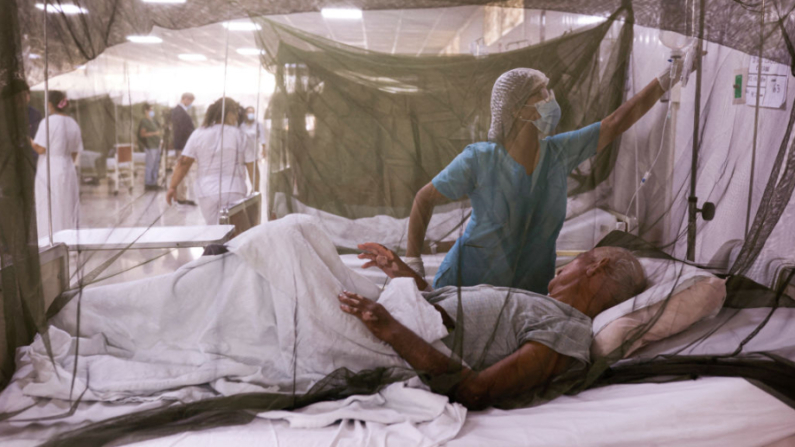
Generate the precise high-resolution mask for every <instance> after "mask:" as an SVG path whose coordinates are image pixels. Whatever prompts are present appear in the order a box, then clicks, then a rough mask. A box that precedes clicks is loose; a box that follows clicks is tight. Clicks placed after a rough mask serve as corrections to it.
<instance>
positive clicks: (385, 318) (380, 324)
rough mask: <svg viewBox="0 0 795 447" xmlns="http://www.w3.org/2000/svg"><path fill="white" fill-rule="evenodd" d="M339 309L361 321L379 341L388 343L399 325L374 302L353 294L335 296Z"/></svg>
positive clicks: (343, 293)
mask: <svg viewBox="0 0 795 447" xmlns="http://www.w3.org/2000/svg"><path fill="white" fill-rule="evenodd" d="M337 299H339V300H340V309H342V311H343V312H345V313H348V314H351V315H353V316H355V317H356V318H358V319H360V320H362V323H364V325H365V326H367V329H369V330H370V332H372V333H373V335H375V336H376V337H378V339H379V340H382V341H385V342H387V343H389V341H390V339H391V338H390V337H392V336H393V335H395V334H394V333H395V331H396V330H397V329H399V326H400V324H399V323H398V322H397V320H395V319H394V318H393V317H392V314H390V313H389V311H388V310H386V308H385V307H384V306H382V305H380V304H378V303H376V302H375V301H373V300H371V299H368V298H365V297H363V296H359V295H357V294H355V293H353V292H342V293H340V294H339V295H337Z"/></svg>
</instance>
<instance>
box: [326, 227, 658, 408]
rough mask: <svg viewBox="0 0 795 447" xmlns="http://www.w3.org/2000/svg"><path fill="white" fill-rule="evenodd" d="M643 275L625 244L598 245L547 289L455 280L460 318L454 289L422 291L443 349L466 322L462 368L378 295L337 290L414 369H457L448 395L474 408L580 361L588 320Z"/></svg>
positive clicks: (386, 257) (391, 269) (380, 254)
mask: <svg viewBox="0 0 795 447" xmlns="http://www.w3.org/2000/svg"><path fill="white" fill-rule="evenodd" d="M359 248H360V249H362V250H364V251H365V252H364V253H362V254H361V255H359V256H360V258H366V259H368V260H369V262H367V263H366V264H365V265H364V266H363V268H369V267H378V268H380V269H381V270H383V271H384V273H386V274H387V276H389V277H391V278H397V277H410V278H413V279H414V280H415V281H416V283H417V287H418V288H419V289H420V290H424V289H425V288H426V287H427V284H426V282H425V280H424V279H423V278H422V277H420V276H419V275H418V274H417V273H415V272H414V270H412V269H411V268H410V267H408V266H407V265H406V264H405V263H404V262H403V261H402V260H401V259H400V258H399V257H398V256H396V255H395V253H394V252H392V251H390V250H388V249H386V248H385V247H383V246H381V245H378V244H374V243H367V244H362V245H360V246H359ZM645 282H646V281H645V277H644V274H643V268H642V267H641V265H640V263H639V262H638V260H637V259H635V257H634V256H632V254H631V253H630V252H629V251H627V250H625V249H622V248H615V247H601V248H595V249H592V250H590V251H588V252H585V253H582V254H581V255H579V256H577V258H575V259H574V261H573V262H571V263H569V264H568V265H566V266H565V267H563V268H561V269H559V270H558V272H557V275H556V276H555V277H554V278H553V279H552V281H550V282H549V295H548V296H546V295H540V294H536V293H533V292H528V291H524V290H518V289H508V288H497V287H491V286H475V287H462V288H461V289H460V297H461V306H462V310H463V312H462V315H463V317H464V318H463V321H462V322H461V323H459V322H458V321H455V318H454V317H455V316H456V315H457V314H458V312H457V307H458V296H459V289H458V288H456V287H454V286H448V287H443V288H441V289H438V290H435V291H433V292H430V293H426V294H425V297H426V299H428V301H429V302H431V303H433V304H434V305H435V307H436V309H437V310H438V311H439V313H440V314H441V315H442V319H443V321H444V323H445V325H446V326H447V327H448V329H449V330H450V332H451V333H450V335H449V336H448V337H446V338H445V339H444V340H443V341H444V343H445V344H446V345H447V346H448V347H449V348H451V349H453V343H454V340H455V339H456V336H455V331H456V329H457V328H458V325H459V324H461V325H462V326H463V323H465V324H466V330H465V331H464V335H463V353H462V357H463V361H464V362H465V363H466V364H468V365H469V367H466V366H464V367H463V370H460V369H458V368H460V367H456V366H454V362H451V361H450V359H449V358H448V357H447V356H445V355H443V354H442V353H440V352H439V351H437V350H436V349H434V348H433V347H432V346H431V345H429V344H428V343H426V342H425V341H423V340H422V339H421V338H420V337H418V336H417V335H416V334H414V333H413V332H412V331H410V330H408V329H407V328H406V327H404V326H403V325H402V324H401V323H400V322H398V321H397V320H395V318H393V317H392V316H391V315H390V314H389V312H388V311H387V310H386V309H385V308H384V307H383V306H381V305H380V304H378V303H377V302H375V301H372V300H369V299H367V298H364V297H361V296H358V295H356V294H354V293H350V292H344V293H342V294H340V295H339V301H340V308H341V309H342V310H343V311H344V312H347V313H349V314H351V315H354V316H356V317H358V318H359V319H360V320H361V321H362V322H363V323H364V324H365V326H366V327H367V328H368V329H369V330H370V331H371V332H372V333H373V334H374V335H375V336H376V337H378V338H379V339H381V340H382V341H384V342H386V343H388V344H389V345H390V346H392V347H393V348H394V349H395V351H396V352H397V353H398V354H400V356H401V357H403V358H404V359H405V360H406V361H407V362H408V363H409V364H410V365H411V366H412V367H414V368H415V369H416V370H418V371H423V372H425V373H427V374H429V375H431V376H434V375H442V374H447V373H451V372H460V373H461V377H462V379H461V381H460V382H459V383H458V385H457V386H456V387H455V388H454V389H453V390H452V391H451V392H450V397H452V398H453V399H454V400H457V401H458V402H461V403H462V404H464V405H465V406H466V407H468V408H470V409H479V408H484V407H487V406H489V405H491V404H492V403H494V402H496V401H499V400H501V399H503V398H507V397H510V396H514V395H516V394H519V393H522V392H525V391H528V390H530V389H532V388H534V387H536V386H539V385H542V384H543V383H546V382H547V381H549V380H550V379H552V378H553V377H554V376H556V375H557V374H560V373H562V372H563V371H564V370H566V369H567V368H568V367H570V366H572V364H573V363H575V362H577V361H579V362H587V361H588V349H589V346H590V342H591V319H593V318H594V317H595V316H596V315H597V314H599V313H600V312H602V311H603V310H605V309H607V308H610V307H612V306H615V305H616V304H619V303H621V302H622V301H625V300H627V299H629V298H631V297H633V296H635V295H637V294H638V293H640V292H642V291H643V289H644V288H645ZM487 346H488V347H487ZM451 365H453V366H451Z"/></svg>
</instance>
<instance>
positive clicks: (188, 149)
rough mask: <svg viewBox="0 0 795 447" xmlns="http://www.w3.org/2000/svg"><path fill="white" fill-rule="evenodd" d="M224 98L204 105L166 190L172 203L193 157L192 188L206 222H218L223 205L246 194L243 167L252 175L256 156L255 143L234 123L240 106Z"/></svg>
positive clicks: (211, 223) (213, 223) (167, 197)
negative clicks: (201, 119) (201, 120)
mask: <svg viewBox="0 0 795 447" xmlns="http://www.w3.org/2000/svg"><path fill="white" fill-rule="evenodd" d="M223 102H224V98H221V99H219V100H217V101H215V102H214V103H213V104H212V105H211V106H210V107H209V108H208V109H207V113H206V114H205V116H204V123H202V126H201V127H200V128H198V129H196V130H195V131H194V132H193V133H192V134H191V136H190V138H189V139H188V142H187V143H186V144H185V149H184V150H183V151H182V155H181V156H180V157H179V160H178V161H177V168H176V169H175V170H174V176H173V177H172V178H171V185H170V186H169V189H168V193H167V194H166V201H167V202H168V204H169V205H171V201H172V200H173V199H174V197H175V196H176V191H177V187H178V186H179V184H180V182H182V180H183V179H184V178H185V175H186V174H187V172H188V170H189V169H190V167H191V165H192V164H193V162H194V161H196V163H197V164H198V175H197V178H196V183H195V185H194V191H195V194H196V200H197V201H198V202H199V207H200V208H201V211H202V215H203V216H204V220H205V221H206V222H207V224H208V225H215V224H217V223H218V217H219V215H220V211H221V209H222V208H224V207H227V206H229V205H230V204H232V203H234V202H235V201H238V200H240V199H242V198H243V197H245V196H246V171H248V174H249V176H250V177H251V178H252V179H253V176H254V169H255V165H254V162H255V161H256V159H257V157H256V153H255V151H254V146H253V145H252V144H251V143H250V142H249V141H248V137H247V136H246V134H245V133H244V132H243V131H242V130H241V129H240V128H239V127H237V123H238V114H239V111H240V106H239V105H238V104H237V102H235V101H233V100H232V99H229V98H226V105H225V106H224V104H223ZM222 110H223V112H222ZM222 115H223V116H222ZM222 123H223V124H222ZM222 136H223V138H222ZM222 140H223V141H222ZM255 189H256V187H255Z"/></svg>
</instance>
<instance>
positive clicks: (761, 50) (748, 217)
mask: <svg viewBox="0 0 795 447" xmlns="http://www.w3.org/2000/svg"><path fill="white" fill-rule="evenodd" d="M765 3H766V0H762V11H761V13H760V18H759V63H758V64H757V71H756V105H755V106H754V142H753V146H752V148H751V177H750V180H749V182H748V208H747V209H746V211H745V235H746V236H748V230H749V229H750V228H749V227H750V225H751V207H753V203H754V171H756V146H757V139H758V135H759V97H760V96H761V93H762V54H763V53H764V49H765V6H766V5H765Z"/></svg>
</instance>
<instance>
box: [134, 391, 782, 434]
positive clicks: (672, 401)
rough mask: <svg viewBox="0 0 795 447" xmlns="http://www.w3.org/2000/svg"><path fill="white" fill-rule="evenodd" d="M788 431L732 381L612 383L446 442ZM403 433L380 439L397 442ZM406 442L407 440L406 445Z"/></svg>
mask: <svg viewBox="0 0 795 447" xmlns="http://www.w3.org/2000/svg"><path fill="white" fill-rule="evenodd" d="M792 435H795V410H793V409H791V408H789V407H787V406H786V405H784V404H783V403H781V402H780V401H779V400H777V399H776V398H774V397H773V396H771V395H769V394H768V393H766V392H764V391H762V390H760V389H759V388H757V387H755V386H753V385H751V384H750V383H748V382H747V381H745V380H744V379H738V378H717V377H716V378H703V379H699V380H695V381H686V382H674V383H666V384H640V385H613V386H609V387H604V388H598V389H593V390H588V391H585V392H583V393H580V394H579V395H577V396H572V397H569V396H564V397H561V398H558V399H556V400H554V401H552V402H549V403H547V404H545V405H541V406H538V407H534V408H525V409H518V410H511V411H502V410H494V409H492V410H488V411H483V412H477V413H469V415H468V416H467V420H466V423H465V424H464V427H463V429H462V430H461V431H460V432H459V434H458V436H457V437H456V438H455V439H453V440H452V441H450V442H448V443H447V444H446V445H447V446H450V447H469V446H473V447H474V446H478V447H480V446H484V445H489V446H495V447H496V446H527V447H530V446H552V445H555V446H569V445H571V446H574V445H577V446H583V445H588V446H601V445H604V446H633V447H634V446H639V445H676V446H765V445H768V444H772V443H775V442H777V441H779V440H782V439H785V438H787V437H789V436H792ZM381 440H383V438H382V428H381V427H378V426H375V425H373V424H364V423H361V422H356V421H344V422H341V423H337V424H335V425H332V426H329V427H325V428H322V429H291V428H290V427H289V426H288V425H287V423H286V422H284V421H264V420H257V421H254V422H252V423H250V424H248V425H246V426H244V427H223V428H217V429H212V430H207V431H203V432H197V433H181V434H178V435H174V436H170V437H166V438H161V439H157V440H152V441H147V442H141V443H137V444H134V445H135V446H136V447H163V446H172V447H176V446H221V445H230V446H231V445H234V446H236V447H245V446H260V445H270V446H312V447H321V446H323V447H325V446H369V445H374V444H376V445H377V444H379V441H381ZM404 441H405V438H396V439H392V440H390V439H386V440H385V444H384V445H387V446H392V445H395V446H403V445H407V444H405V443H404ZM408 445H411V444H408Z"/></svg>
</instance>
